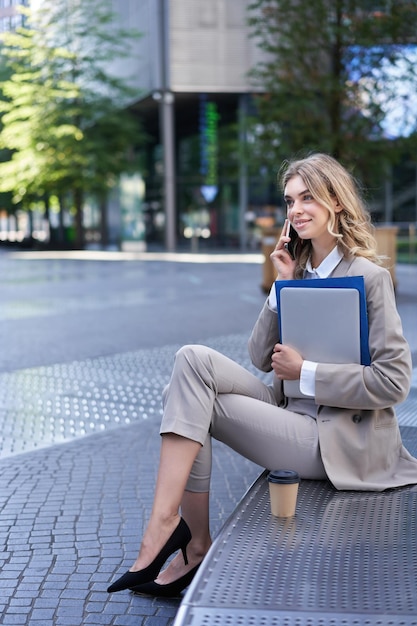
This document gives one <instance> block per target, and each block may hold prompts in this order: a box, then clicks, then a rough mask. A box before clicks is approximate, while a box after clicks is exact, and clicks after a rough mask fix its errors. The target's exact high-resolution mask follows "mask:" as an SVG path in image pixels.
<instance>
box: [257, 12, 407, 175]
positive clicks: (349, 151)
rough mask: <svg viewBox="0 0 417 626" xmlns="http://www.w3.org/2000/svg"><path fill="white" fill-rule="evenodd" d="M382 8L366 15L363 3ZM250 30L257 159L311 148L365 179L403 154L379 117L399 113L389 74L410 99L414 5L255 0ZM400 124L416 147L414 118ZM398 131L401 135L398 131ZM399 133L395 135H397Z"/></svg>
mask: <svg viewBox="0 0 417 626" xmlns="http://www.w3.org/2000/svg"><path fill="white" fill-rule="evenodd" d="M376 4H378V6H383V7H384V9H383V10H376V9H375V10H373V9H372V5H376ZM248 11H249V18H248V19H249V25H250V27H251V30H252V34H253V36H254V37H255V38H256V40H257V42H258V45H259V46H260V48H261V49H262V50H263V51H264V53H265V60H264V61H262V62H261V63H259V64H258V65H257V66H256V67H255V68H254V70H253V72H252V77H253V80H254V85H255V86H256V88H257V90H258V92H259V95H258V96H257V97H256V101H257V119H255V120H254V123H253V125H252V139H253V141H254V150H255V152H257V154H258V156H259V160H263V161H264V162H267V163H269V164H270V163H271V162H272V163H275V164H276V163H277V162H281V161H282V160H283V159H285V158H288V157H291V156H293V155H296V154H300V153H301V152H306V151H309V150H320V151H324V152H328V153H330V154H333V155H334V156H336V157H338V158H341V159H342V160H343V161H344V163H345V164H346V165H348V166H350V167H351V168H352V169H354V170H356V172H357V173H359V174H360V176H361V178H362V179H363V180H365V181H368V182H369V181H370V180H371V179H372V177H373V174H374V173H375V172H381V170H383V169H384V167H385V166H386V164H387V163H388V162H389V161H391V160H394V159H395V157H396V154H398V151H399V150H403V148H404V145H403V144H404V142H405V141H406V139H405V138H404V137H401V136H398V137H395V138H392V137H389V129H387V127H386V113H387V110H388V108H389V106H391V107H392V105H393V104H394V105H395V104H397V105H398V82H397V81H393V80H392V77H393V75H394V73H395V72H397V74H398V73H399V72H400V73H401V76H402V78H403V80H407V81H409V85H410V90H409V93H410V94H411V93H413V92H415V91H416V86H417V75H416V65H415V60H416V57H415V54H411V53H410V51H412V48H413V47H412V44H414V42H415V41H416V33H417V30H416V26H417V1H416V0H411V1H407V0H399V1H396V2H389V1H387V2H383V3H381V2H379V3H373V2H372V1H370V2H364V1H363V0H333V1H330V0H314V2H297V1H294V0H256V1H252V2H251V3H250V5H249V9H248ZM415 110H416V107H415V104H414V107H413V106H410V107H409V111H408V113H409V115H410V116H409V119H408V124H407V125H406V124H405V123H404V124H403V129H404V132H405V133H406V134H407V135H408V136H409V137H408V139H407V141H412V140H414V139H415V133H416V130H417V117H416V114H415ZM405 129H406V131H405ZM400 134H401V133H400Z"/></svg>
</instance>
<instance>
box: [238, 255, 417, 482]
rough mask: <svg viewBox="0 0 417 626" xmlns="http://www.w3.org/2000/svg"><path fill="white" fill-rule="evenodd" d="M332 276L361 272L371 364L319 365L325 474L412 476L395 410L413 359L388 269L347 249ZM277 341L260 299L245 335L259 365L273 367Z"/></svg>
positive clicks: (371, 478)
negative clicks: (259, 307)
mask: <svg viewBox="0 0 417 626" xmlns="http://www.w3.org/2000/svg"><path fill="white" fill-rule="evenodd" d="M332 276H335V277H336V276H363V277H364V280H365V290H366V298H367V309H368V322H369V350H370V354H371V365H369V366H364V365H356V364H348V365H344V364H343V365H336V364H326V363H321V364H319V365H318V367H317V370H316V396H315V401H316V404H317V405H318V415H317V426H318V433H319V442H320V450H321V456H322V459H323V463H324V466H325V468H326V472H327V475H328V477H329V479H330V480H331V482H332V483H333V485H334V486H335V487H336V488H337V489H353V490H367V491H368V490H369V491H382V490H384V489H388V488H390V487H398V486H401V485H407V484H412V483H413V484H414V483H417V459H415V458H413V457H412V456H411V455H410V453H409V452H408V451H407V450H406V449H405V448H404V446H403V445H402V441H401V435H400V431H399V427H398V422H397V418H396V415H395V411H394V406H395V405H396V404H398V403H400V402H402V401H404V400H405V399H406V397H407V395H408V392H409V388H410V380H411V371H412V365H411V355H410V349H409V346H408V344H407V342H406V340H405V338H404V336H403V332H402V325H401V320H400V317H399V315H398V312H397V308H396V304H395V295H394V289H393V286H392V281H391V277H390V274H389V272H388V270H386V269H384V268H382V267H380V266H378V265H375V264H374V263H372V262H370V261H368V260H367V259H364V258H361V257H350V258H343V259H342V260H341V262H340V263H339V265H338V266H337V267H336V269H335V270H334V271H333V273H332ZM340 332H343V328H341V329H340ZM278 341H279V335H278V324H277V314H276V313H275V312H273V311H271V310H270V309H269V308H268V306H267V303H265V305H264V307H263V309H262V311H261V313H260V315H259V318H258V320H257V322H256V324H255V327H254V329H253V331H252V334H251V337H250V339H249V354H250V356H251V359H252V362H253V364H254V365H255V366H256V367H257V368H258V369H260V370H262V371H264V372H269V371H271V370H272V368H271V354H272V350H273V347H274V345H275V344H276V343H277V342H278ZM273 387H274V393H275V397H276V399H277V402H278V404H279V406H282V407H285V406H286V405H287V399H286V398H285V396H284V395H283V390H282V383H281V381H280V380H278V379H277V378H276V377H274V383H273Z"/></svg>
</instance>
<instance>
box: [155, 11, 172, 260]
mask: <svg viewBox="0 0 417 626" xmlns="http://www.w3.org/2000/svg"><path fill="white" fill-rule="evenodd" d="M159 41H160V71H161V78H160V79H161V96H162V97H161V100H160V107H161V108H160V111H161V115H160V124H161V137H162V150H163V163H164V173H163V181H164V203H165V207H164V208H165V248H166V250H167V251H168V252H173V251H174V250H175V248H176V206H175V136H174V96H173V94H172V93H171V92H170V91H169V77H168V70H169V63H168V59H169V50H168V41H169V28H168V0H160V2H159Z"/></svg>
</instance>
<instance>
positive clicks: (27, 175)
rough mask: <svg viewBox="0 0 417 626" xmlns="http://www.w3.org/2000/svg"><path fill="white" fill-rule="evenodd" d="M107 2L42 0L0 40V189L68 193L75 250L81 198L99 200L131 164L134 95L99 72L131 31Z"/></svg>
mask: <svg viewBox="0 0 417 626" xmlns="http://www.w3.org/2000/svg"><path fill="white" fill-rule="evenodd" d="M110 7H111V5H110V2H109V1H108V0H104V1H103V0H44V1H43V2H42V4H41V9H39V10H37V11H30V10H28V9H24V12H25V13H26V15H27V25H26V26H25V27H24V28H20V29H18V30H17V32H16V33H8V34H6V35H5V38H4V48H3V54H4V55H5V56H6V59H7V62H8V64H9V66H10V67H11V69H12V75H11V77H10V79H9V80H6V81H5V82H4V83H3V85H2V89H3V94H4V97H5V100H3V102H2V105H1V108H2V111H3V117H2V122H3V126H4V127H3V130H2V132H1V134H0V145H1V146H3V147H7V148H9V149H11V150H13V155H12V158H11V161H9V162H8V163H2V164H0V190H1V191H6V190H11V191H13V193H14V197H15V201H16V202H22V201H24V200H25V199H26V200H27V199H30V198H31V197H32V196H33V195H34V194H38V195H45V194H46V195H49V194H51V193H55V194H56V195H57V196H58V197H61V198H62V197H64V196H67V195H68V194H69V193H71V196H72V205H73V207H74V210H75V224H76V246H77V247H82V246H83V227H82V207H83V202H84V197H85V195H86V194H94V195H96V196H98V197H99V198H100V200H101V204H102V206H103V211H102V216H103V218H102V219H104V216H105V197H106V194H107V192H108V190H109V189H110V188H111V187H112V186H114V185H115V184H116V182H117V180H118V177H119V176H120V174H121V173H122V172H126V171H130V170H133V169H135V168H136V167H137V163H136V161H135V159H134V158H132V155H134V145H135V143H137V142H139V141H141V139H143V135H141V133H140V131H139V128H138V123H137V120H136V118H135V117H134V116H133V115H132V114H131V113H130V112H129V109H128V104H129V101H131V99H132V98H133V96H134V95H135V92H134V91H133V90H132V89H131V88H130V87H129V86H128V82H127V81H126V80H125V79H122V78H119V77H117V76H115V75H113V74H112V73H111V71H110V69H109V67H110V64H111V61H112V60H113V59H114V58H116V57H122V56H126V55H127V54H128V53H129V42H131V41H132V40H133V38H134V37H136V36H137V34H136V33H134V32H133V31H126V30H125V29H121V28H119V27H118V26H117V25H116V23H115V18H114V14H113V13H112V11H111V8H110Z"/></svg>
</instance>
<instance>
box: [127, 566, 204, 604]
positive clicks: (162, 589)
mask: <svg viewBox="0 0 417 626" xmlns="http://www.w3.org/2000/svg"><path fill="white" fill-rule="evenodd" d="M199 567H200V563H199V564H198V565H196V566H195V567H193V569H190V571H189V572H187V573H186V574H184V576H181V578H177V580H173V581H172V583H168V584H167V585H160V584H159V583H156V582H154V581H152V582H150V583H145V584H144V585H136V587H131V591H134V592H135V593H143V594H145V595H146V596H155V597H159V598H176V597H177V596H179V595H180V593H181V591H184V589H185V588H186V587H188V585H189V584H190V583H191V581H192V579H193V578H194V576H195V575H196V573H197V570H198V568H199Z"/></svg>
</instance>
